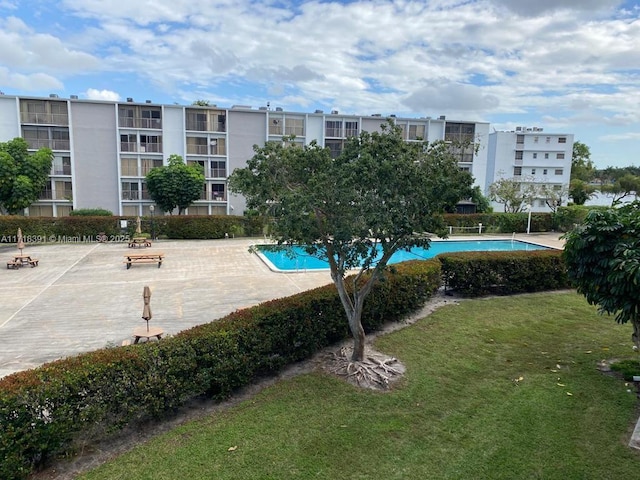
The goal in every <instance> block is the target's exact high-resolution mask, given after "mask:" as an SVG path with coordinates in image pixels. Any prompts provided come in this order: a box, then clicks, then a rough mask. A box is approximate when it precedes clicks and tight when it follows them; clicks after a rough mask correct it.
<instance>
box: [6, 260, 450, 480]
mask: <svg viewBox="0 0 640 480" xmlns="http://www.w3.org/2000/svg"><path fill="white" fill-rule="evenodd" d="M347 283H348V282H347ZM440 284H441V269H440V263H439V262H438V261H436V260H428V261H412V262H405V263H403V264H399V265H396V266H393V267H392V268H389V270H388V271H387V272H385V275H384V277H383V278H382V279H381V280H380V281H378V282H377V283H376V285H375V286H374V289H373V290H372V292H371V293H370V296H369V297H368V298H367V301H366V302H365V309H364V312H363V317H362V321H363V325H364V327H365V330H366V331H369V332H370V331H372V330H375V329H377V328H379V327H380V326H381V325H382V324H383V323H384V322H386V321H398V320H400V319H402V318H403V317H404V316H405V315H406V314H408V313H411V312H413V311H415V310H417V309H418V308H420V307H421V306H422V305H423V304H424V303H425V301H426V300H427V299H428V298H429V297H430V296H431V295H432V294H433V292H435V291H436V290H437V289H438V288H439V286H440ZM349 336H350V335H349V330H348V325H347V322H346V319H345V314H344V310H343V308H342V305H341V303H340V300H339V297H338V294H337V291H336V289H335V287H334V286H333V285H327V286H325V287H321V288H316V289H314V290H310V291H308V292H303V293H300V294H297V295H293V296H291V297H287V298H282V299H278V300H272V301H269V302H266V303H263V304H260V305H258V306H256V307H252V308H248V309H245V310H240V311H236V312H234V313H232V314H230V315H228V316H226V317H224V318H223V319H220V320H217V321H213V322H211V323H207V324H204V325H200V326H196V327H193V328H191V329H188V330H185V331H183V332H180V333H179V334H177V335H175V336H173V337H168V338H166V339H163V340H162V341H160V342H152V343H144V344H139V345H131V346H127V347H116V348H108V349H102V350H97V351H94V352H90V353H86V354H82V355H78V356H75V357H70V358H67V359H63V360H59V361H56V362H52V363H48V364H45V365H43V366H41V367H39V368H35V369H32V370H27V371H23V372H18V373H15V374H13V375H9V376H7V377H5V378H2V379H0V478H3V479H7V480H10V479H21V478H25V477H26V476H27V475H28V474H29V473H31V472H32V471H34V470H35V469H37V468H40V467H41V466H43V465H45V464H46V462H47V461H48V460H49V459H51V458H53V457H54V456H56V455H69V454H72V453H73V448H74V444H75V443H76V442H78V441H79V440H80V439H82V438H94V439H95V438H99V437H100V436H104V435H108V434H110V433H113V432H114V431H117V430H118V429H120V428H121V427H123V426H125V425H127V424H129V423H134V424H135V422H137V421H141V420H145V419H149V418H161V417H163V416H165V415H167V414H169V413H170V412H172V411H173V410H174V409H176V408H177V407H179V406H181V405H183V404H184V403H185V402H186V401H188V400H189V399H193V398H195V397H198V396H202V395H205V396H208V397H211V398H214V399H223V398H226V397H228V396H229V395H230V394H231V393H232V392H233V391H234V390H236V389H237V388H239V387H241V386H243V385H247V384H248V383H250V382H252V381H254V380H255V379H256V378H257V377H259V376H261V375H267V374H272V373H274V372H277V371H278V370H280V369H281V368H282V367H284V366H285V365H288V364H290V363H292V362H297V361H300V360H303V359H306V358H309V357H310V356H311V355H312V354H314V353H315V352H317V351H318V350H319V349H321V348H323V347H325V346H327V345H330V344H332V343H334V342H336V341H339V340H342V339H345V338H347V337H349Z"/></svg>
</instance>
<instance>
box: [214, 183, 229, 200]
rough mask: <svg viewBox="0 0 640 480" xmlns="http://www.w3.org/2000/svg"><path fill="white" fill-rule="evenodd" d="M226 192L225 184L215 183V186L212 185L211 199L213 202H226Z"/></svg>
mask: <svg viewBox="0 0 640 480" xmlns="http://www.w3.org/2000/svg"><path fill="white" fill-rule="evenodd" d="M224 192H225V188H224V184H222V183H213V184H211V199H212V200H217V201H222V200H226V199H225V194H224Z"/></svg>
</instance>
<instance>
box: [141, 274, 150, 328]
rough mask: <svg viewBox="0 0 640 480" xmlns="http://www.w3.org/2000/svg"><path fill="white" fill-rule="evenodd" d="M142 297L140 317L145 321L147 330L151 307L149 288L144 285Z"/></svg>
mask: <svg viewBox="0 0 640 480" xmlns="http://www.w3.org/2000/svg"><path fill="white" fill-rule="evenodd" d="M142 298H143V299H144V307H143V309H142V318H143V319H144V320H146V321H147V332H148V331H149V320H151V317H152V315H151V307H150V306H149V302H150V301H151V289H150V288H149V287H148V286H146V285H145V287H144V289H143V290H142Z"/></svg>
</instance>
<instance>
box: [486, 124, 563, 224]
mask: <svg viewBox="0 0 640 480" xmlns="http://www.w3.org/2000/svg"><path fill="white" fill-rule="evenodd" d="M488 155H489V158H490V159H491V161H490V162H489V164H488V169H487V176H486V179H487V182H488V183H486V184H485V185H484V187H483V188H484V190H485V191H488V189H489V185H490V184H491V183H493V182H495V181H497V180H499V179H500V178H513V179H515V180H517V181H519V182H520V183H521V184H522V188H524V187H525V186H526V185H533V186H535V187H541V186H543V185H545V186H547V187H548V188H550V189H553V190H556V191H562V190H563V189H564V190H565V191H566V189H568V187H569V180H570V177H571V157H572V155H573V134H568V133H546V132H544V130H543V129H542V128H538V127H531V128H527V127H516V130H515V131H512V132H493V133H491V134H490V135H489V152H488ZM563 200H564V202H563V203H564V205H566V200H567V197H566V195H565V196H564V199H563ZM493 207H494V211H496V212H501V211H503V209H504V206H503V205H500V204H497V203H495V202H494V203H493ZM532 207H533V208H532V210H533V211H537V212H547V211H549V210H550V209H549V207H548V206H547V204H546V202H545V199H544V198H542V197H539V198H535V199H534V200H533V203H532Z"/></svg>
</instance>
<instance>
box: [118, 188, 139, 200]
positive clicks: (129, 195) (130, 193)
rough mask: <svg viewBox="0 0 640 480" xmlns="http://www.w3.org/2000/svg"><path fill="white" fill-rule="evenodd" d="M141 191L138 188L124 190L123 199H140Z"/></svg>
mask: <svg viewBox="0 0 640 480" xmlns="http://www.w3.org/2000/svg"><path fill="white" fill-rule="evenodd" d="M139 199H140V192H139V191H137V190H123V191H122V200H139Z"/></svg>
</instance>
